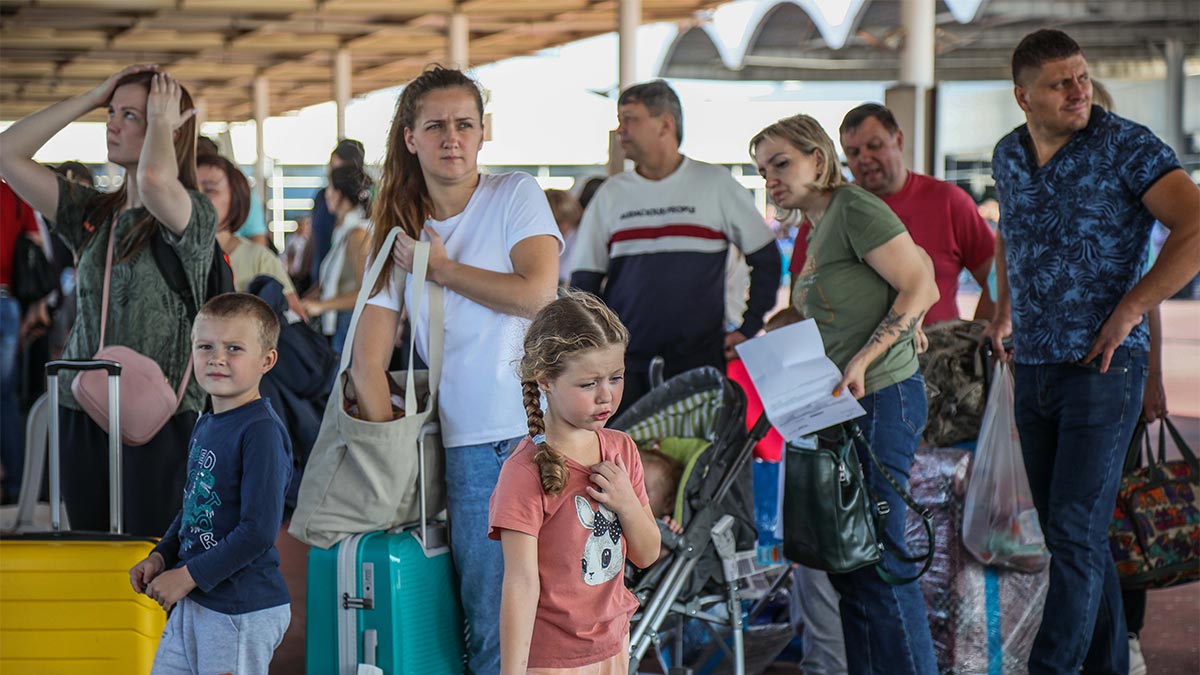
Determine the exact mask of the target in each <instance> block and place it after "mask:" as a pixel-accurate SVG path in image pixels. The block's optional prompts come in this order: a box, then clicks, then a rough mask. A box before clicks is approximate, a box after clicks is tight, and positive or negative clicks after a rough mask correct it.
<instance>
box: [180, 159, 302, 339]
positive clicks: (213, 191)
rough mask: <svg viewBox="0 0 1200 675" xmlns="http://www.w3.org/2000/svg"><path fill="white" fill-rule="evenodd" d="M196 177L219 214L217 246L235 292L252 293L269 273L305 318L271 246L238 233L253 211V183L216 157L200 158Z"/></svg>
mask: <svg viewBox="0 0 1200 675" xmlns="http://www.w3.org/2000/svg"><path fill="white" fill-rule="evenodd" d="M196 175H197V177H198V178H199V179H200V189H201V190H203V191H204V195H205V196H206V197H208V199H209V201H211V202H212V204H213V208H214V209H216V211H217V243H218V244H220V245H221V250H222V251H224V252H225V255H226V257H228V258H229V266H230V267H231V268H233V287H234V290H236V291H237V292H239V293H248V292H249V289H250V282H251V281H254V278H255V277H257V276H259V275H260V274H265V275H267V276H269V277H271V278H272V279H276V280H278V281H279V283H280V284H283V293H284V296H285V297H286V298H287V301H288V307H289V308H291V310H292V311H293V312H295V313H296V314H298V315H299V316H300V317H301V318H304V317H305V313H304V306H303V304H302V303H301V302H300V297H299V296H297V295H296V289H295V287H294V286H292V279H291V277H289V276H288V274H287V270H285V269H283V263H281V262H279V258H278V257H276V256H275V254H274V253H271V251H270V250H269V249H267V247H265V246H262V245H261V244H256V243H254V242H253V241H250V240H249V239H247V238H245V237H242V236H239V235H237V234H234V232H235V231H236V230H237V225H238V223H241V222H243V221H244V220H246V213H247V212H249V210H250V181H248V180H246V175H245V174H243V173H242V171H241V169H239V168H237V166H236V165H234V163H233V162H231V161H229V160H227V159H225V158H224V157H221V156H220V155H212V154H202V155H200V156H199V157H197V158H196Z"/></svg>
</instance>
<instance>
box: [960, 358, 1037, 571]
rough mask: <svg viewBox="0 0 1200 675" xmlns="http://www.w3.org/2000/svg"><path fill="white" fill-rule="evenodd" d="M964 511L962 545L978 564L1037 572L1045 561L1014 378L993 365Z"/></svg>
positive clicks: (1000, 364)
mask: <svg viewBox="0 0 1200 675" xmlns="http://www.w3.org/2000/svg"><path fill="white" fill-rule="evenodd" d="M993 373H994V374H993V377H992V391H991V393H990V394H989V395H988V401H987V408H986V409H985V411H984V414H983V423H982V425H981V427H980V432H979V444H978V446H977V450H976V453H975V461H974V462H973V463H972V465H971V481H970V483H969V485H968V486H967V499H966V505H965V508H964V510H963V545H965V546H966V547H967V550H968V551H970V552H971V554H972V555H974V556H975V557H976V558H977V559H978V560H979V562H981V563H983V564H985V565H995V566H998V567H1006V568H1009V569H1015V570H1020V571H1023V572H1037V571H1039V570H1042V569H1045V567H1046V565H1047V564H1049V562H1050V552H1049V551H1048V550H1047V549H1046V539H1045V537H1044V536H1043V535H1042V528H1041V524H1040V523H1039V522H1038V515H1037V509H1036V508H1035V507H1034V505H1033V494H1032V493H1031V492H1030V490H1029V478H1028V476H1027V475H1026V474H1025V461H1024V460H1023V459H1022V457H1021V441H1020V439H1019V437H1018V436H1017V425H1016V419H1015V417H1014V415H1013V379H1012V374H1011V373H1010V372H1009V370H1008V366H1007V365H1005V364H1003V363H999V362H997V363H996V366H995V369H994V371H993Z"/></svg>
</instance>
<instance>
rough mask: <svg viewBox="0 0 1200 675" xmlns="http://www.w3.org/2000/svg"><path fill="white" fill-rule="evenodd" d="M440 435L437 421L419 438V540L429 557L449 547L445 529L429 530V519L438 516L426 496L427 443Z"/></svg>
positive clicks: (428, 425)
mask: <svg viewBox="0 0 1200 675" xmlns="http://www.w3.org/2000/svg"><path fill="white" fill-rule="evenodd" d="M440 433H441V426H440V425H439V424H438V423H437V422H436V421H430V422H426V423H425V424H424V425H422V427H421V432H420V434H419V435H418V436H417V486H418V490H419V493H418V495H417V496H418V498H419V499H420V500H421V523H420V528H419V530H418V531H419V532H420V536H419V537H418V538H419V539H420V540H421V549H422V550H424V552H425V555H426V556H427V557H428V556H432V555H435V552H437V551H440V550H441V549H444V548H445V547H446V546H448V545H449V542H448V541H447V539H446V530H445V528H436V527H435V528H433V529H430V528H429V517H430V516H431V515H437V514H430V513H429V506H428V501H427V497H426V494H425V479H426V473H425V441H426V439H428V438H429V437H430V436H437V435H438V434H440ZM414 534H415V533H414ZM430 535H432V537H433V540H432V541H431V540H430Z"/></svg>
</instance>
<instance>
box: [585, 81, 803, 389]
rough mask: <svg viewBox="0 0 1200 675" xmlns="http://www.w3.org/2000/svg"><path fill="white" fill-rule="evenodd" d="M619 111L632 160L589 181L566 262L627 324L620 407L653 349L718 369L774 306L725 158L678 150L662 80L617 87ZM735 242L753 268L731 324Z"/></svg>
mask: <svg viewBox="0 0 1200 675" xmlns="http://www.w3.org/2000/svg"><path fill="white" fill-rule="evenodd" d="M617 120H618V126H617V134H618V135H619V137H620V141H621V149H622V150H623V151H624V153H625V156H626V157H628V158H629V159H632V160H633V162H634V170H633V171H626V172H625V173H622V174H618V175H615V176H613V177H611V178H609V179H608V180H607V181H605V183H604V185H603V186H601V187H600V189H599V190H597V191H596V195H595V197H594V198H593V199H592V201H591V202H590V203H589V204H588V207H587V209H586V210H585V211H584V214H583V221H582V222H581V224H580V228H579V234H578V236H577V239H576V244H575V250H574V251H573V252H572V256H571V260H570V261H568V262H569V266H570V268H571V285H572V286H575V287H576V288H579V289H582V290H585V291H589V292H592V293H596V294H597V295H600V296H601V297H602V298H603V299H604V301H605V302H606V303H608V305H609V307H611V308H612V309H613V310H614V311H615V312H616V313H617V315H618V316H620V317H621V321H623V322H624V323H625V325H626V326H627V327H628V328H629V334H630V342H629V348H628V350H627V351H626V356H625V365H626V372H625V395H624V400H623V402H622V408H624V407H627V406H628V405H630V404H632V403H634V402H636V401H637V400H638V399H639V398H640V397H641V396H642V394H644V393H646V392H647V391H648V390H649V388H650V382H649V377H648V373H647V369H648V366H649V364H650V361H651V359H653V358H654V357H655V356H662V357H663V358H664V360H665V361H666V368H665V375H666V376H668V377H670V376H671V375H674V374H677V373H681V372H684V371H686V370H690V369H692V368H697V367H700V366H715V367H717V368H719V369H720V370H721V371H722V372H724V370H725V367H724V364H725V360H726V358H727V357H731V356H732V354H733V353H734V352H733V347H734V346H735V345H737V344H738V343H740V342H743V341H745V340H746V339H747V338H750V337H753V336H754V335H755V334H756V333H758V331H759V329H760V328H762V324H763V315H764V314H766V313H767V312H768V311H769V310H770V309H771V307H773V306H774V304H775V295H776V291H777V290H778V288H779V280H780V260H779V249H778V248H776V245H775V237H774V235H773V234H772V233H771V230H770V229H769V228H768V227H767V225H766V223H765V222H764V221H763V217H762V215H761V214H760V213H759V212H758V210H757V209H755V208H754V202H753V199H752V198H751V196H750V193H749V191H747V190H746V189H745V188H743V187H742V186H741V185H740V184H738V182H737V181H736V180H734V179H733V176H732V175H731V174H730V173H729V171H728V170H727V169H725V168H724V167H720V166H714V165H712V164H706V163H704V162H698V161H696V160H693V159H689V158H688V157H685V156H684V155H682V154H680V152H679V146H680V144H681V143H682V142H683V109H682V106H681V105H680V103H679V97H678V96H677V95H676V94H675V91H674V90H672V89H671V87H670V86H669V85H668V84H667V83H666V82H663V81H662V80H655V81H653V82H646V83H643V84H638V85H634V86H632V87H630V88H628V89H626V90H625V91H624V92H622V93H621V96H620V98H619V99H618V101H617ZM730 244H733V245H734V246H736V247H737V248H738V249H739V250H741V251H742V252H743V253H744V254H745V255H746V262H747V263H748V264H749V266H750V269H751V271H750V291H749V298H748V301H747V308H746V311H745V313H744V314H743V315H742V317H741V324H740V325H738V326H731V327H727V326H726V325H725V318H724V317H725V263H726V257H727V254H728V249H729V245H730ZM727 328H732V329H733V330H729V331H728V332H727Z"/></svg>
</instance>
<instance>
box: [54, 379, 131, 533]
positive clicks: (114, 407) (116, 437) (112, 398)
mask: <svg viewBox="0 0 1200 675" xmlns="http://www.w3.org/2000/svg"><path fill="white" fill-rule="evenodd" d="M60 370H106V371H108V529H109V531H110V532H112V533H113V534H122V532H123V531H124V518H123V516H124V511H123V508H122V507H123V504H122V502H121V496H122V494H123V493H122V492H121V489H122V480H121V476H122V471H121V364H119V363H117V362H116V361H96V360H83V361H67V360H62V361H51V362H50V363H47V364H46V393H47V394H48V395H49V406H50V525H51V527H53V528H54V531H55V532H59V531H60V530H61V529H62V523H61V522H60V521H61V517H60V515H59V508H60V507H59V505H60V504H62V473H61V470H60V466H61V465H60V464H59V428H58V413H59V408H58V372H59V371H60Z"/></svg>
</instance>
